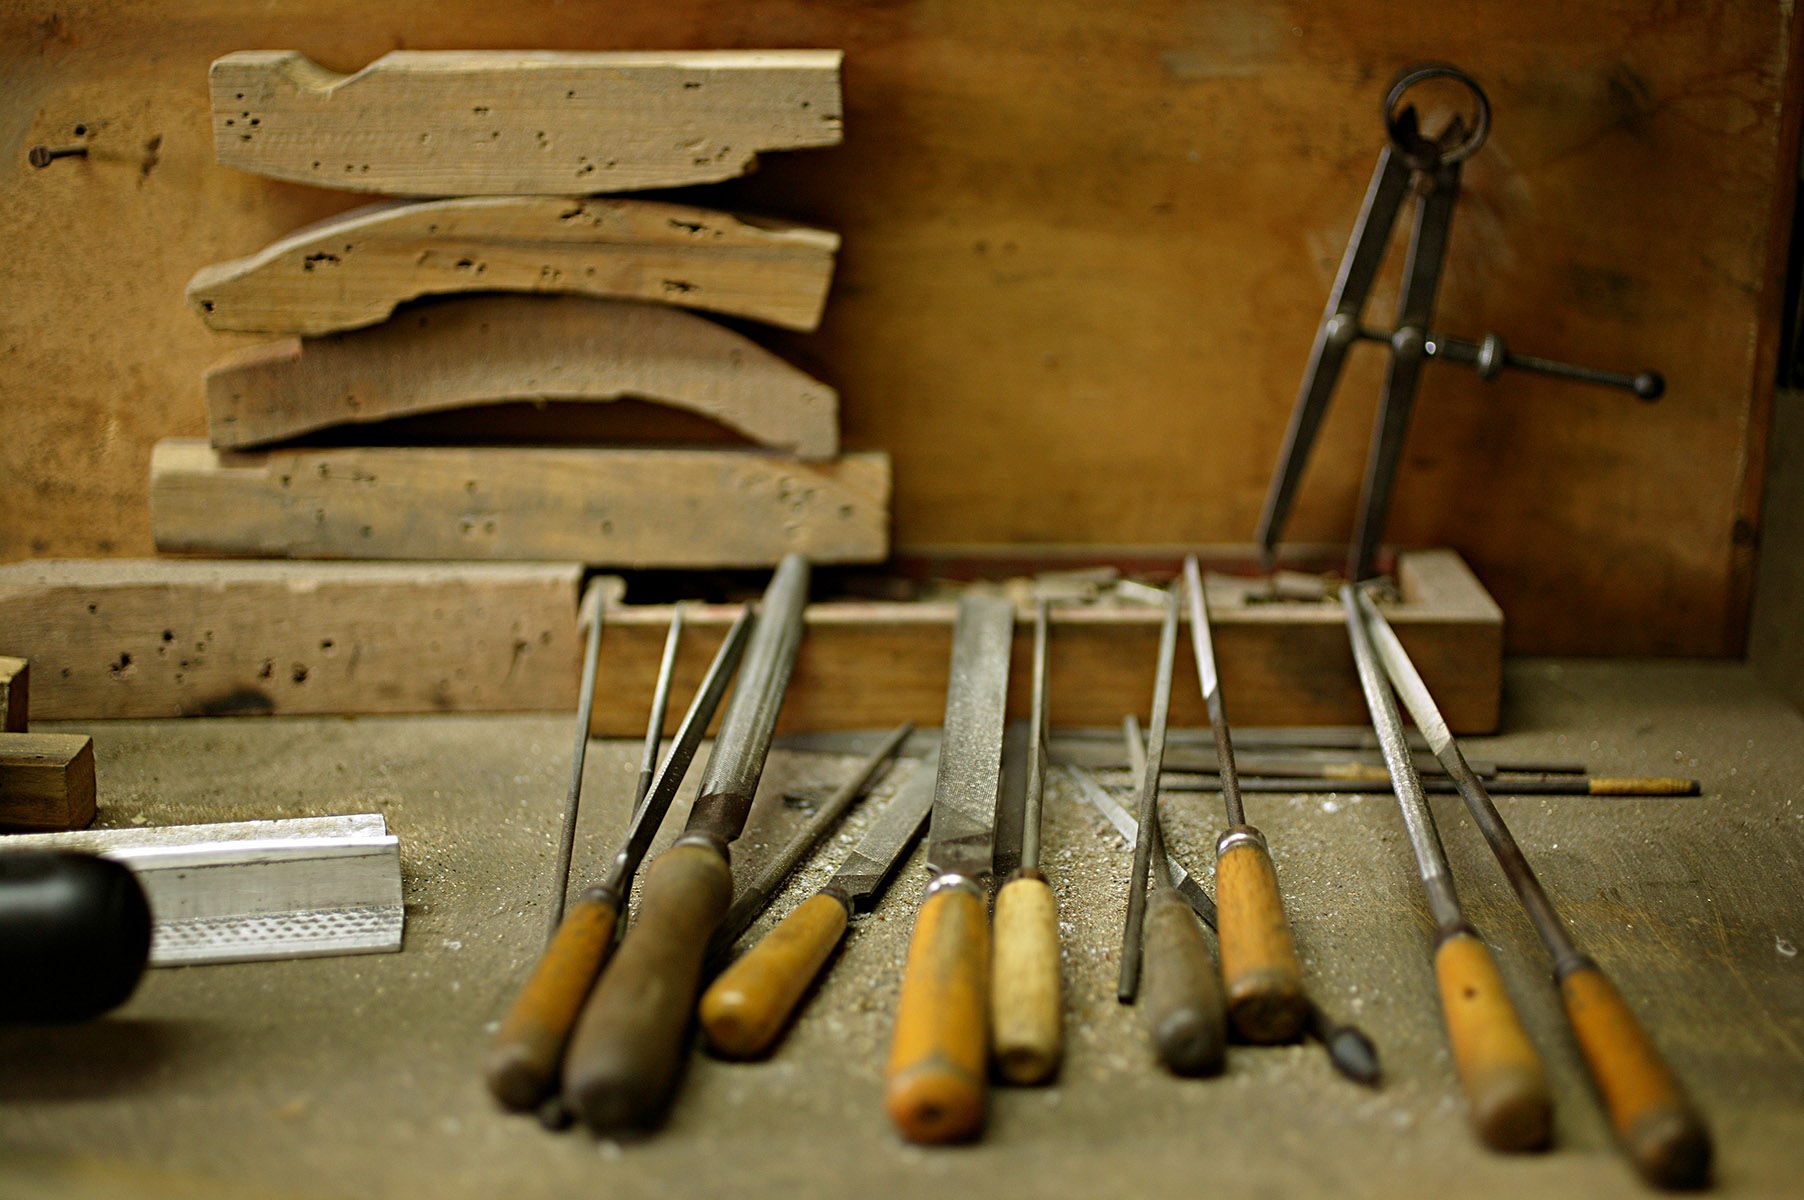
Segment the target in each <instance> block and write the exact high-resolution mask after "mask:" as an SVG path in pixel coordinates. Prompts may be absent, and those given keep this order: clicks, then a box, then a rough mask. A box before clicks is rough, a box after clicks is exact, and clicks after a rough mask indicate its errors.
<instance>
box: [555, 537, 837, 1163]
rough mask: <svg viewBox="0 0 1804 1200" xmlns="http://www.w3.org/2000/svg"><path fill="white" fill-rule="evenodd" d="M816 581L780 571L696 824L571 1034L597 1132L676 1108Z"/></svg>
mask: <svg viewBox="0 0 1804 1200" xmlns="http://www.w3.org/2000/svg"><path fill="white" fill-rule="evenodd" d="M808 574H809V571H808V560H807V559H805V558H803V557H802V556H800V555H797V554H791V555H787V556H785V558H784V559H783V561H782V562H781V563H780V564H779V565H778V567H777V569H776V571H775V573H774V574H773V575H772V577H771V582H770V586H769V587H767V588H766V589H765V592H764V599H763V601H762V602H761V603H760V605H759V612H758V621H757V624H756V626H755V627H754V628H753V630H752V635H751V641H750V644H749V645H748V646H747V648H746V653H745V665H744V666H743V667H742V668H741V670H740V672H739V679H738V682H737V683H736V684H735V686H734V688H733V696H732V699H731V700H729V701H728V702H727V706H726V711H725V713H724V715H723V716H722V717H721V722H720V732H719V733H718V734H717V735H716V737H715V739H714V749H713V751H712V753H711V754H710V755H709V758H708V765H707V768H706V769H705V770H704V771H703V772H702V779H701V783H700V785H699V787H698V789H697V795H696V799H695V803H694V804H693V805H692V806H691V807H690V810H689V822H688V824H687V825H685V826H684V828H683V834H682V836H681V837H679V838H678V839H677V841H676V844H675V845H673V846H672V847H671V848H670V849H669V850H666V851H665V852H664V853H663V854H661V855H659V856H658V858H657V859H656V861H654V862H653V863H652V865H651V867H650V869H649V870H647V872H646V876H645V887H644V890H643V893H642V896H641V899H640V902H639V916H638V919H637V920H636V921H635V922H634V923H633V927H632V928H631V929H630V930H628V931H627V935H626V937H625V939H624V940H623V941H622V942H621V944H620V949H619V951H618V952H617V953H616V954H615V956H614V963H613V966H612V967H611V968H610V969H609V970H608V972H607V973H606V974H605V975H603V976H602V979H601V983H600V985H599V986H597V987H596V989H595V991H594V994H593V995H591V996H590V997H589V1002H588V1004H587V1005H586V1006H585V1007H584V1009H583V1013H582V1016H581V1017H580V1018H579V1019H578V1021H577V1026H576V1031H575V1033H574V1034H573V1035H572V1036H571V1039H570V1048H569V1051H568V1053H567V1054H566V1056H565V1060H564V1099H565V1101H566V1103H567V1104H568V1105H569V1107H570V1108H571V1109H572V1110H573V1111H574V1112H575V1113H576V1114H577V1115H578V1116H579V1117H581V1118H582V1120H583V1122H584V1123H585V1124H586V1125H588V1126H589V1128H590V1129H592V1130H594V1131H595V1132H597V1133H607V1132H613V1131H616V1130H620V1129H648V1128H650V1127H652V1126H654V1125H656V1124H657V1123H658V1122H659V1121H660V1120H662V1119H663V1116H664V1113H665V1111H666V1110H667V1109H668V1107H669V1104H670V1098H671V1096H672V1094H673V1093H674V1091H675V1088H676V1079H677V1075H678V1073H679V1070H680V1068H681V1066H682V1062H683V1052H684V1050H685V1048H686V1042H685V1039H684V1036H683V1035H684V1033H685V1032H686V1031H687V1030H688V1027H689V1021H690V1018H691V1017H692V1015H693V1014H694V1010H695V996H696V992H697V990H698V988H699V986H700V982H701V969H702V963H703V961H704V959H705V958H706V956H707V952H708V947H709V944H710V941H711V939H712V936H713V934H714V931H715V929H717V928H718V927H719V925H720V922H721V921H722V920H723V919H724V918H725V917H726V912H727V906H728V904H729V903H730V902H731V900H732V898H733V873H732V870H731V869H730V868H729V867H728V865H727V847H728V846H729V845H730V844H731V843H732V842H733V840H734V839H736V838H737V837H738V836H739V833H740V831H741V830H742V829H744V828H745V821H746V816H747V814H748V812H749V811H750V809H751V806H752V800H753V799H754V798H755V796H756V794H757V790H758V780H759V778H760V777H761V776H762V775H763V772H764V760H765V757H766V755H767V754H768V753H769V751H770V739H771V733H772V731H773V730H774V728H775V727H776V723H777V713H778V710H779V709H780V708H781V707H782V705H783V695H784V691H785V690H786V689H787V687H788V685H789V675H790V671H791V670H792V669H793V667H794V665H795V656H796V650H797V648H798V647H799V646H800V645H801V641H802V616H803V610H804V608H805V606H806V604H807V600H808Z"/></svg>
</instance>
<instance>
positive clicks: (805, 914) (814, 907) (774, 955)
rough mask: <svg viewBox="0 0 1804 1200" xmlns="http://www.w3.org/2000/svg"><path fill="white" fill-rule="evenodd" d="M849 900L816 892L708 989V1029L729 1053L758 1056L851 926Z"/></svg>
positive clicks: (719, 1049) (714, 1043)
mask: <svg viewBox="0 0 1804 1200" xmlns="http://www.w3.org/2000/svg"><path fill="white" fill-rule="evenodd" d="M846 920H847V913H846V906H845V905H844V904H842V903H841V902H840V901H839V900H838V899H836V898H835V897H833V896H828V895H824V894H822V895H816V896H810V897H809V898H808V899H807V900H804V901H803V902H802V903H801V904H800V905H798V906H797V908H796V910H795V911H794V912H792V913H790V914H789V915H788V916H787V917H784V918H783V920H782V921H781V922H780V923H779V924H778V925H777V927H776V928H775V929H773V930H771V931H770V932H769V933H768V934H766V935H765V936H764V940H763V941H761V942H759V943H758V944H757V945H756V946H753V947H752V948H751V950H750V951H748V952H747V953H746V955H745V957H743V958H741V959H740V960H739V961H738V962H736V963H734V964H733V965H732V966H730V967H728V968H727V969H726V970H725V971H722V972H721V974H720V978H718V979H716V980H715V981H714V983H713V985H712V986H711V987H709V988H708V990H707V991H706V992H704V993H702V1004H701V1018H702V1031H703V1032H704V1033H706V1034H707V1035H708V1045H709V1046H711V1047H712V1048H713V1049H714V1052H715V1053H716V1054H719V1055H722V1056H723V1057H725V1058H758V1057H760V1056H761V1055H763V1054H764V1053H765V1052H766V1051H767V1050H769V1049H770V1048H771V1045H772V1043H774V1042H775V1041H776V1040H777V1035H778V1034H779V1033H782V1032H783V1026H784V1025H785V1024H787V1023H788V1021H789V1017H790V1014H791V1013H793V1012H794V1011H795V1008H796V1003H797V1002H798V1001H799V1000H801V998H802V993H803V992H806V991H807V990H808V985H809V984H810V983H812V982H814V977H815V976H816V975H818V974H820V970H821V966H822V964H824V963H825V962H826V961H827V957H828V955H830V954H832V953H833V947H835V946H837V945H839V939H840V938H841V937H842V936H844V934H845V932H846Z"/></svg>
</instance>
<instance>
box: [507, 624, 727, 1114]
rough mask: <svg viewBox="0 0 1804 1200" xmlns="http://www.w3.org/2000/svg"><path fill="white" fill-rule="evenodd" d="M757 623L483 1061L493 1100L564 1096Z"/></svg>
mask: <svg viewBox="0 0 1804 1200" xmlns="http://www.w3.org/2000/svg"><path fill="white" fill-rule="evenodd" d="M751 617H752V610H751V606H750V605H747V606H746V607H745V608H744V609H743V610H742V611H741V612H740V614H739V619H738V620H737V621H735V622H734V623H733V626H732V628H731V629H729V630H728V631H727V636H726V638H725V639H724V640H723V641H722V642H721V644H720V649H719V650H717V651H716V652H715V655H714V661H713V662H712V663H711V664H710V665H709V667H708V673H707V674H706V675H705V676H704V677H703V678H702V682H701V686H700V687H698V688H697V689H696V692H695V698H694V699H693V700H691V701H690V704H689V711H688V712H687V713H685V714H684V716H683V723H682V724H681V725H680V726H678V727H677V733H676V740H675V741H674V742H673V743H672V744H671V748H670V753H669V755H667V756H666V757H665V759H664V767H663V770H662V771H661V772H660V773H659V776H658V780H657V782H656V783H654V784H653V785H652V787H651V789H650V790H649V791H648V792H646V794H645V798H644V799H643V800H641V801H640V803H639V805H638V807H637V809H636V810H635V812H634V814H633V819H632V823H631V824H630V825H629V826H628V828H627V835H626V837H625V839H623V841H622V843H621V847H620V850H619V852H618V853H617V854H616V855H615V856H614V861H613V863H612V864H611V866H610V869H609V872H608V875H607V878H606V879H605V880H604V882H602V883H601V884H599V885H598V886H596V887H593V888H590V889H589V890H587V891H586V892H584V893H583V895H582V897H581V898H580V899H579V900H578V901H577V902H576V903H575V904H574V905H572V906H571V908H570V911H569V912H568V913H566V914H565V915H564V919H563V921H562V922H561V923H560V924H559V925H558V928H557V931H556V932H555V933H554V934H553V935H552V939H551V944H550V945H549V946H547V947H546V949H545V953H544V955H543V956H541V958H540V959H539V963H538V965H537V966H536V967H535V968H534V969H533V973H532V975H531V976H529V977H528V978H527V981H526V984H525V986H523V987H522V988H521V989H520V994H519V995H518V996H517V997H516V998H515V1000H514V1003H513V1005H512V1006H511V1007H510V1008H509V1009H508V1012H507V1015H506V1016H505V1017H504V1018H503V1019H502V1021H501V1025H500V1027H499V1028H498V1029H497V1030H496V1031H495V1036H494V1038H493V1039H492V1040H491V1041H490V1043H489V1048H488V1052H487V1055H486V1057H485V1058H484V1060H483V1077H484V1079H485V1080H486V1081H487V1083H488V1086H489V1091H490V1093H492V1094H493V1095H494V1097H495V1099H496V1100H498V1101H500V1102H501V1104H502V1105H503V1106H504V1107H506V1108H510V1109H514V1110H517V1111H524V1110H526V1109H530V1108H532V1107H534V1106H535V1105H537V1104H538V1103H539V1102H540V1101H541V1100H543V1099H544V1098H545V1097H546V1095H548V1094H549V1093H551V1092H552V1091H554V1090H555V1089H556V1086H557V1082H558V1070H559V1065H560V1062H561V1060H562V1058H563V1055H564V1049H565V1047H566V1045H567V1044H568V1042H569V1040H570V1035H571V1031H572V1030H573V1029H574V1028H575V1026H576V1020H577V1017H578V1015H579V1014H580V1013H581V1011H582V1007H583V1002H584V1001H585V1000H587V999H588V997H589V992H590V989H591V988H593V987H594V985H595V980H596V978H597V976H599V975H600V974H601V970H602V967H603V966H604V965H606V962H607V957H608V953H609V952H610V951H611V950H612V949H613V947H614V937H615V933H616V932H617V929H618V926H619V922H620V913H621V910H622V909H623V908H624V907H625V905H626V898H627V895H628V893H629V892H631V890H632V882H633V876H634V875H635V874H636V873H637V872H638V869H639V863H640V862H641V861H642V860H643V859H644V857H645V852H646V851H647V850H648V849H649V848H650V846H651V839H652V838H653V837H654V836H655V835H656V834H657V831H658V826H659V825H661V824H663V821H664V815H665V813H666V812H668V811H669V809H670V802H671V801H672V800H673V799H674V798H675V796H676V793H677V788H678V787H679V786H681V784H682V782H683V776H684V775H686V774H687V773H688V771H689V764H690V762H691V761H692V760H693V759H694V758H695V751H696V747H697V746H699V745H700V744H701V740H702V736H703V735H704V734H705V733H706V732H707V729H708V723H709V722H710V721H712V720H713V719H714V711H715V709H717V708H718V707H720V700H721V697H722V696H723V695H725V693H726V690H727V685H728V684H729V683H730V682H732V678H733V671H734V669H735V668H736V667H738V665H739V658H740V655H741V654H742V653H743V652H744V650H745V642H746V635H747V632H748V630H749V629H750V627H751ZM655 707H656V706H655V705H654V708H655ZM659 723H660V724H662V722H661V721H660V722H659Z"/></svg>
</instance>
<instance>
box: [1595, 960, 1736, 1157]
mask: <svg viewBox="0 0 1804 1200" xmlns="http://www.w3.org/2000/svg"><path fill="white" fill-rule="evenodd" d="M1560 995H1561V996H1562V997H1563V998H1564V999H1565V1001H1566V1016H1567V1019H1568V1020H1570V1021H1571V1022H1572V1031H1573V1033H1575V1034H1576V1035H1577V1036H1578V1043H1579V1048H1580V1049H1582V1050H1583V1051H1584V1053H1585V1062H1586V1064H1587V1065H1588V1066H1589V1067H1590V1068H1591V1077H1592V1078H1593V1079H1595V1080H1596V1081H1597V1088H1598V1091H1600V1092H1602V1093H1603V1098H1604V1107H1605V1108H1607V1109H1609V1111H1610V1124H1611V1125H1612V1126H1614V1127H1615V1129H1616V1136H1617V1137H1618V1138H1620V1139H1621V1141H1622V1144H1623V1147H1624V1148H1625V1149H1626V1150H1627V1151H1628V1152H1629V1157H1630V1158H1631V1159H1633V1160H1634V1162H1635V1166H1636V1167H1637V1168H1639V1169H1640V1171H1641V1173H1642V1175H1643V1176H1645V1177H1646V1178H1647V1180H1648V1182H1650V1183H1653V1184H1656V1185H1657V1186H1660V1187H1669V1188H1691V1187H1702V1186H1704V1184H1706V1183H1707V1182H1709V1179H1710V1156H1711V1151H1710V1131H1709V1130H1708V1129H1706V1128H1705V1127H1704V1122H1703V1120H1702V1118H1700V1117H1699V1116H1698V1114H1697V1111H1696V1110H1695V1109H1693V1108H1692V1107H1691V1102H1690V1101H1689V1100H1688V1099H1686V1097H1685V1091H1684V1089H1683V1088H1682V1087H1681V1086H1680V1085H1679V1081H1678V1078H1677V1077H1676V1076H1674V1075H1673V1073H1672V1070H1671V1068H1669V1067H1668V1066H1667V1065H1666V1061H1665V1060H1664V1059H1662V1058H1661V1057H1660V1052H1659V1050H1657V1049H1655V1047H1654V1043H1653V1042H1652V1041H1651V1040H1650V1039H1649V1038H1648V1036H1647V1033H1646V1031H1644V1030H1643V1029H1642V1028H1641V1023H1640V1022H1639V1021H1637V1020H1636V1019H1635V1014H1634V1013H1632V1012H1631V1011H1629V1006H1628V1005H1626V1004H1624V1003H1623V1002H1622V997H1621V996H1620V995H1619V994H1618V993H1617V991H1616V989H1615V987H1613V986H1612V985H1611V983H1610V980H1609V979H1608V978H1607V977H1606V976H1605V975H1604V973H1603V972H1602V971H1600V970H1598V969H1597V968H1596V967H1595V966H1590V965H1587V966H1584V967H1580V968H1579V969H1578V970H1575V971H1572V972H1571V973H1569V974H1568V975H1567V976H1566V977H1565V978H1564V979H1562V980H1561V981H1560Z"/></svg>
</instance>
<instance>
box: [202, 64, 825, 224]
mask: <svg viewBox="0 0 1804 1200" xmlns="http://www.w3.org/2000/svg"><path fill="white" fill-rule="evenodd" d="M842 58H843V55H842V53H841V52H840V51H838V50H776V51H736V50H727V51H699V52H697V51H687V52H678V53H639V52H629V53H620V52H568V51H566V52H556V51H538V52H532V51H524V52H523V51H513V50H493V51H463V50H457V51H436V52H434V51H426V52H418V51H407V50H399V51H395V52H394V53H391V54H385V55H383V56H382V57H381V58H378V59H377V60H376V61H374V62H372V63H370V64H369V65H368V66H366V67H364V68H363V69H362V70H361V71H358V72H357V73H356V74H354V75H339V74H336V73H334V72H332V71H328V70H326V69H325V68H323V67H321V66H320V65H319V64H317V63H315V62H313V61H312V60H311V59H308V58H307V57H305V56H304V55H302V54H299V53H297V52H296V51H293V50H250V51H241V52H239V53H236V54H228V55H226V56H225V57H224V58H221V59H219V60H217V61H216V62H214V64H213V66H212V69H211V71H210V72H209V74H208V79H209V90H210V92H211V95H212V107H213V148H214V153H215V155H216V157H217V158H218V159H219V161H220V162H221V163H223V164H224V165H226V166H228V167H237V168H239V169H240V170H245V171H254V172H256V173H258V174H260V175H269V176H273V177H274V178H277V179H291V180H295V181H297V182H300V183H308V184H312V185H313V186H315V187H330V188H348V189H350V190H352V191H359V192H385V193H388V194H391V195H413V196H470V195H490V196H493V195H543V194H546V193H551V194H556V193H566V192H583V193H590V192H623V191H634V190H637V189H641V188H653V187H682V186H685V185H688V184H695V183H712V182H716V181H718V180H722V179H731V178H733V177H734V176H736V175H743V174H744V173H745V172H746V171H748V170H750V169H751V168H752V166H753V164H754V163H755V162H756V160H757V156H758V154H759V153H760V152H761V151H767V150H800V149H805V148H808V147H815V146H833V145H837V144H838V143H839V142H840V140H841V138H842V136H843V135H842V130H841V126H842V120H841V114H840V109H841V103H840V88H839V69H840V62H841V60H842Z"/></svg>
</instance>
